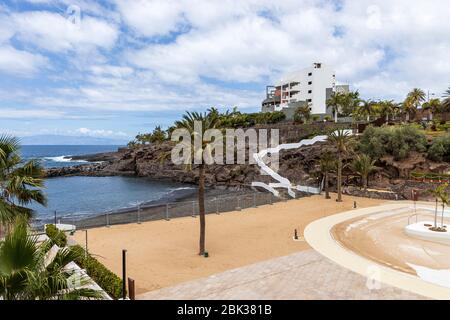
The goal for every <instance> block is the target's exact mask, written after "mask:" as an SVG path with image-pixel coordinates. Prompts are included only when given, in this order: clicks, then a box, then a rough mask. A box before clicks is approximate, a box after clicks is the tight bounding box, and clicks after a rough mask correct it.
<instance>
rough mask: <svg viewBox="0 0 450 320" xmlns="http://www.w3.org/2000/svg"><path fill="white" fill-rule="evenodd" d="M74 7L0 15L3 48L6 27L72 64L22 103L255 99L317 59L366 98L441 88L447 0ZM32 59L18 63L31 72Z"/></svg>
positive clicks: (184, 0)
mask: <svg viewBox="0 0 450 320" xmlns="http://www.w3.org/2000/svg"><path fill="white" fill-rule="evenodd" d="M68 2H69V1H66V0H63V3H64V4H68ZM74 4H77V5H79V6H80V7H81V9H82V10H83V12H86V13H87V14H86V15H84V16H83V17H84V18H83V19H82V23H81V25H80V27H79V28H77V27H76V26H73V25H70V24H69V25H68V24H67V20H65V18H64V16H63V15H61V14H59V13H55V12H49V11H35V12H16V13H13V14H12V17H13V19H12V22H8V23H6V22H4V21H6V19H5V20H3V19H2V20H0V43H1V41H3V43H4V45H3V46H7V48H9V49H10V50H16V51H18V50H17V49H14V48H13V47H12V45H11V44H10V43H9V44H8V41H9V40H10V39H11V38H12V37H13V35H16V37H15V40H16V41H19V42H21V43H22V44H24V47H23V48H25V49H23V50H28V51H30V50H31V49H30V47H33V46H35V47H37V49H36V52H32V54H35V55H37V57H41V58H42V55H44V54H49V53H48V52H47V51H50V52H52V53H55V54H57V55H58V57H60V58H62V59H63V61H67V64H68V65H69V66H74V67H75V69H76V70H77V71H78V73H76V74H70V71H67V70H66V69H64V70H60V69H58V68H55V72H53V73H49V77H51V79H52V80H53V81H58V84H59V85H58V87H57V88H54V87H53V86H50V87H49V89H48V90H45V88H44V89H42V90H41V91H39V92H37V93H36V94H35V95H32V96H30V97H28V100H27V102H29V103H30V104H31V105H36V106H39V107H43V108H46V107H53V108H56V107H58V108H62V109H63V108H66V109H69V108H74V107H76V108H83V109H84V110H89V111H91V110H114V111H116V110H117V111H124V110H133V111H136V110H138V111H144V110H149V111H156V110H184V109H187V108H207V107H209V106H211V105H218V106H233V105H238V106H239V107H242V108H247V107H258V106H259V105H260V102H261V100H262V99H263V98H264V88H265V85H266V84H270V83H271V82H274V81H275V80H276V78H278V77H279V76H280V74H281V73H283V72H286V71H292V70H294V69H298V68H303V67H306V66H309V65H310V64H311V63H312V62H316V61H322V62H324V63H328V64H331V65H333V66H334V67H335V69H336V71H337V79H338V81H340V82H348V83H350V84H351V85H353V86H354V88H356V89H359V91H360V92H361V94H362V96H363V97H367V98H395V99H398V100H400V99H402V98H403V97H404V96H405V95H406V93H407V91H408V90H410V89H412V88H413V87H422V88H424V89H425V90H431V91H432V92H436V93H437V94H438V95H440V93H441V92H442V91H444V89H445V88H446V87H447V86H448V85H449V84H450V76H449V75H450V64H449V63H448V53H449V52H450V28H448V26H447V20H448V17H449V16H450V4H449V3H448V1H447V0H431V1H415V2H410V1H406V0H397V1H395V2H393V1H388V0H370V1H369V0H361V1H350V0H347V1H343V2H342V5H341V8H340V10H336V8H335V5H334V2H333V1H323V0H285V1H278V2H276V1H269V0H245V1H244V0H243V1H233V0H208V1H203V0H178V1H171V0H166V1H162V0H149V1H144V0H137V1H132V2H130V1H124V0H116V1H115V4H116V6H113V7H112V8H111V7H110V6H108V7H109V9H105V8H104V7H103V6H102V5H99V4H98V3H97V2H95V1H88V0H79V1H74ZM111 10H117V12H111ZM88 14H89V15H91V16H89V15H88ZM119 21H120V22H119ZM2 22H4V23H2ZM120 23H121V24H120ZM2 26H5V27H2ZM121 32H122V33H121ZM2 39H3V40H2ZM21 50H22V49H21ZM24 52H25V51H24ZM29 54H31V52H29ZM39 55H40V56H39ZM0 57H1V55H0ZM64 59H66V60H64ZM20 60H23V61H27V60H33V59H32V58H31V57H30V56H28V59H20ZM0 61H1V60H0ZM38 62H39V58H38V60H37V61H35V63H26V62H24V63H25V65H26V66H27V65H28V66H31V67H28V68H27V67H22V68H21V69H22V70H24V72H26V70H37V68H38V67H39V66H42V60H41V61H40V63H38ZM6 64H11V62H8V63H3V65H6ZM18 65H19V66H20V64H18ZM0 69H1V62H0ZM19 69H20V68H19ZM205 79H207V80H205ZM209 79H212V80H214V81H209ZM246 88H251V89H246Z"/></svg>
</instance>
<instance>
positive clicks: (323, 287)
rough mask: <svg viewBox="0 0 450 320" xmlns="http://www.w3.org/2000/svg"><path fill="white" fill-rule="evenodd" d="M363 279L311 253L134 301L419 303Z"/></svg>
mask: <svg viewBox="0 0 450 320" xmlns="http://www.w3.org/2000/svg"><path fill="white" fill-rule="evenodd" d="M366 281H367V279H366V278H365V277H363V276H361V275H359V274H357V273H354V272H352V271H350V270H347V269H345V268H342V267H340V266H339V265H337V264H335V263H334V262H332V261H331V260H329V259H327V258H325V257H323V256H321V255H320V254H319V253H317V252H316V251H314V250H307V251H302V252H299V253H295V254H292V255H289V256H285V257H281V258H276V259H272V260H268V261H263V262H259V263H256V264H253V265H249V266H246V267H242V268H238V269H234V270H229V271H226V272H223V273H219V274H216V275H212V276H210V277H207V278H203V279H198V280H194V281H190V282H186V283H183V284H179V285H176V286H173V287H168V288H163V289H160V290H155V291H151V292H147V293H144V294H142V295H140V296H138V297H137V298H138V299H149V300H153V299H155V300H157V299H161V300H165V299H186V300H193V299H224V300H227V299H236V300H240V299H252V300H253V299H254V300H259V299H267V300H277V299H280V300H281V299H284V300H293V299H307V300H308V299H364V300H366V299H423V297H421V296H418V295H416V294H414V293H411V292H407V291H404V290H401V289H398V288H394V287H391V286H387V285H384V284H382V285H381V288H380V289H379V290H369V289H368V288H367V287H366Z"/></svg>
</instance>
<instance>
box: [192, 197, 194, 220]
mask: <svg viewBox="0 0 450 320" xmlns="http://www.w3.org/2000/svg"><path fill="white" fill-rule="evenodd" d="M192 218H195V201H192Z"/></svg>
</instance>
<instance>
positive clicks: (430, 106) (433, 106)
mask: <svg viewBox="0 0 450 320" xmlns="http://www.w3.org/2000/svg"><path fill="white" fill-rule="evenodd" d="M422 109H423V110H429V111H430V120H433V115H434V114H436V113H439V112H441V109H442V104H441V100H439V99H431V100H430V101H427V102H425V103H424V104H423V106H422Z"/></svg>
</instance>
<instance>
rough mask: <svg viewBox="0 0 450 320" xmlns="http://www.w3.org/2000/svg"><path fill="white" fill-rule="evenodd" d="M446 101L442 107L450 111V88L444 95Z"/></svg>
mask: <svg viewBox="0 0 450 320" xmlns="http://www.w3.org/2000/svg"><path fill="white" fill-rule="evenodd" d="M443 98H444V101H442V106H443V107H444V108H445V110H449V109H450V87H449V88H448V89H447V90H446V91H445V93H444V95H443Z"/></svg>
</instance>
